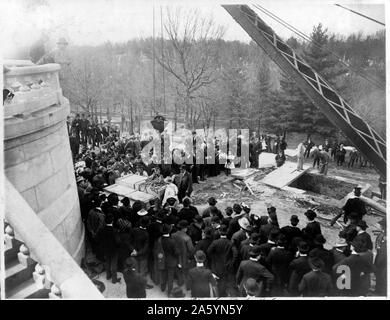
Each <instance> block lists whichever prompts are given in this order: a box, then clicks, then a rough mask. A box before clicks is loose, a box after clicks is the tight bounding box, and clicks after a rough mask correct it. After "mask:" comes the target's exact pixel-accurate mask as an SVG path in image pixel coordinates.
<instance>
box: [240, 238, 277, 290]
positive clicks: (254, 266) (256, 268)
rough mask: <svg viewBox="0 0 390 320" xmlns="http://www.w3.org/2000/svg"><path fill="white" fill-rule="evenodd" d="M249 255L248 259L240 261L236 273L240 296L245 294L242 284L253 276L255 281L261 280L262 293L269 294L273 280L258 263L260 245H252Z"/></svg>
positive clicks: (271, 275)
mask: <svg viewBox="0 0 390 320" xmlns="http://www.w3.org/2000/svg"><path fill="white" fill-rule="evenodd" d="M249 256H250V257H249V260H244V261H241V263H240V266H239V267H238V271H237V274H236V283H237V285H238V287H239V291H240V294H241V296H242V297H244V296H245V294H246V293H245V289H244V284H245V282H246V280H247V279H248V278H253V279H255V280H256V282H261V283H262V286H261V287H262V293H263V294H265V295H269V292H270V291H271V288H272V284H273V282H274V276H273V274H272V273H271V272H269V271H268V270H267V268H266V267H264V266H263V265H261V264H260V263H259V260H260V256H261V249H260V246H254V247H253V248H252V250H251V251H249Z"/></svg>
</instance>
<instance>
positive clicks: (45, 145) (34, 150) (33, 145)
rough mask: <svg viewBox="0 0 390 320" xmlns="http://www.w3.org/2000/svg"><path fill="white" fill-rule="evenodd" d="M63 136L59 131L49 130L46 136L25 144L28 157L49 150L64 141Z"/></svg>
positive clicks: (30, 157) (25, 152)
mask: <svg viewBox="0 0 390 320" xmlns="http://www.w3.org/2000/svg"><path fill="white" fill-rule="evenodd" d="M62 140H63V139H62V136H61V134H60V133H59V132H48V134H47V135H46V136H43V137H40V138H39V139H37V140H35V141H31V142H29V143H26V144H24V145H23V149H24V154H25V155H26V159H32V158H34V157H36V156H38V155H39V154H41V153H44V152H49V151H50V150H52V149H53V148H55V147H56V146H58V145H59V144H61V142H62Z"/></svg>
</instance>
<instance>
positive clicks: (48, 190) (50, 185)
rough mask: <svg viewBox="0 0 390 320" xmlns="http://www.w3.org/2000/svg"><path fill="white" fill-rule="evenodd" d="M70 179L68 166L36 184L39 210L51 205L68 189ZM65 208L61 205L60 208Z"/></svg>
mask: <svg viewBox="0 0 390 320" xmlns="http://www.w3.org/2000/svg"><path fill="white" fill-rule="evenodd" d="M68 187H69V180H68V173H67V170H66V168H63V169H62V170H60V171H58V172H56V173H55V174H53V175H52V176H50V177H49V178H48V179H46V180H45V181H43V182H41V183H39V184H38V185H37V186H36V194H37V200H38V206H39V211H42V210H44V209H45V208H47V207H48V206H50V205H51V204H52V203H53V202H54V201H55V200H56V199H58V198H60V197H61V195H62V194H63V193H64V192H65V191H66V190H67V189H68ZM61 209H63V207H62V208H61V207H59V208H58V210H61Z"/></svg>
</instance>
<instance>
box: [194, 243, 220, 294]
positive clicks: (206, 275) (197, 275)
mask: <svg viewBox="0 0 390 320" xmlns="http://www.w3.org/2000/svg"><path fill="white" fill-rule="evenodd" d="M194 258H195V261H196V267H195V268H192V269H190V270H189V272H188V282H187V289H188V290H190V291H191V297H196V298H208V297H211V294H210V293H211V292H213V290H215V287H216V286H217V282H216V280H215V278H214V276H213V274H212V272H211V270H210V269H207V268H206V267H205V265H204V263H205V261H206V255H205V253H204V252H203V251H201V250H198V251H196V253H195V255H194Z"/></svg>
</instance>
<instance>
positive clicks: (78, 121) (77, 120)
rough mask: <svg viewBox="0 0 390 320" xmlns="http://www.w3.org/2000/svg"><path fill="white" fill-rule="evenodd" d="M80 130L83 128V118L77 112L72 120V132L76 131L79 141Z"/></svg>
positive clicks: (78, 140)
mask: <svg viewBox="0 0 390 320" xmlns="http://www.w3.org/2000/svg"><path fill="white" fill-rule="evenodd" d="M80 130H81V119H80V115H79V114H76V117H75V118H74V119H73V121H72V132H74V133H75V137H76V140H77V142H79V143H80Z"/></svg>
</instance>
